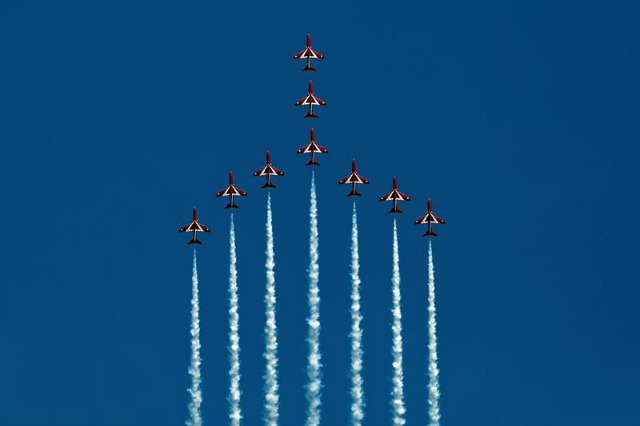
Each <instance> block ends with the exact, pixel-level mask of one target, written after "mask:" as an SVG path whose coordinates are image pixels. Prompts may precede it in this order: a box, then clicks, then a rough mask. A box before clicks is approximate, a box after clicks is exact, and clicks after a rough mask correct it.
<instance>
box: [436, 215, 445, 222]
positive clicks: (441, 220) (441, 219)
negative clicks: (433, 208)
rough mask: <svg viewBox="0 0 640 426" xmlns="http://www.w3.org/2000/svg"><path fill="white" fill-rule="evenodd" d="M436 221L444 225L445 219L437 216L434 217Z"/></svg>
mask: <svg viewBox="0 0 640 426" xmlns="http://www.w3.org/2000/svg"><path fill="white" fill-rule="evenodd" d="M433 217H434V219H435V220H437V221H438V223H442V224H444V223H445V221H444V219H443V218H441V217H440V216H436V215H435V214H434V215H433Z"/></svg>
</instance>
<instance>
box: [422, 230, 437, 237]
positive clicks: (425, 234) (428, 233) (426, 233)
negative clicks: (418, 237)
mask: <svg viewBox="0 0 640 426" xmlns="http://www.w3.org/2000/svg"><path fill="white" fill-rule="evenodd" d="M427 235H433V236H434V237H437V236H438V234H436V233H435V232H433V231H431V232H429V231H427V232H425V233H424V234H422V236H423V237H426V236H427Z"/></svg>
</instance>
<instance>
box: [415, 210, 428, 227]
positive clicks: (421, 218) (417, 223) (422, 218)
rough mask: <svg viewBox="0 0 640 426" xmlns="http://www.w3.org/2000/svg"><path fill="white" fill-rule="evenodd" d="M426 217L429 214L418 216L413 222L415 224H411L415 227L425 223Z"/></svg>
mask: <svg viewBox="0 0 640 426" xmlns="http://www.w3.org/2000/svg"><path fill="white" fill-rule="evenodd" d="M427 216H429V214H428V213H427V214H425V215H424V216H420V217H419V218H417V219H416V220H415V222H413V223H414V224H415V225H421V224H423V223H425V222H426V221H427Z"/></svg>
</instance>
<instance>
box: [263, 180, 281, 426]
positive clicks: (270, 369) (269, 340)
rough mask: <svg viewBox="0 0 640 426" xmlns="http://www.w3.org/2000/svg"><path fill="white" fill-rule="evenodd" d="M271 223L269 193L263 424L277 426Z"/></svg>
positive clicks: (276, 363) (275, 337)
mask: <svg viewBox="0 0 640 426" xmlns="http://www.w3.org/2000/svg"><path fill="white" fill-rule="evenodd" d="M273 245H274V244H273V223H272V214H271V193H270V192H268V193H267V252H266V254H267V261H266V263H265V267H266V270H267V293H266V294H265V296H264V303H265V310H266V311H265V313H266V317H267V322H266V324H265V327H264V334H265V344H266V350H265V353H264V357H265V359H266V360H267V367H266V371H265V375H264V381H265V383H264V393H265V402H264V409H265V415H264V422H265V424H266V425H268V426H277V424H278V403H279V399H280V397H279V395H278V336H277V329H276V277H275V271H274V269H275V266H276V262H275V253H274V248H273Z"/></svg>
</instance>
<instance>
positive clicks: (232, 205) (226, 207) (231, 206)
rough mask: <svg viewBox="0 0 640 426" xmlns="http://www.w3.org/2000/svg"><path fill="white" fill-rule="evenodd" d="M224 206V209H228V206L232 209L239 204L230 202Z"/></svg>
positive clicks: (237, 207)
mask: <svg viewBox="0 0 640 426" xmlns="http://www.w3.org/2000/svg"><path fill="white" fill-rule="evenodd" d="M224 208H225V209H229V208H232V209H239V208H240V207H239V206H237V205H236V204H231V203H229V204H227V205H226V206H224Z"/></svg>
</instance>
